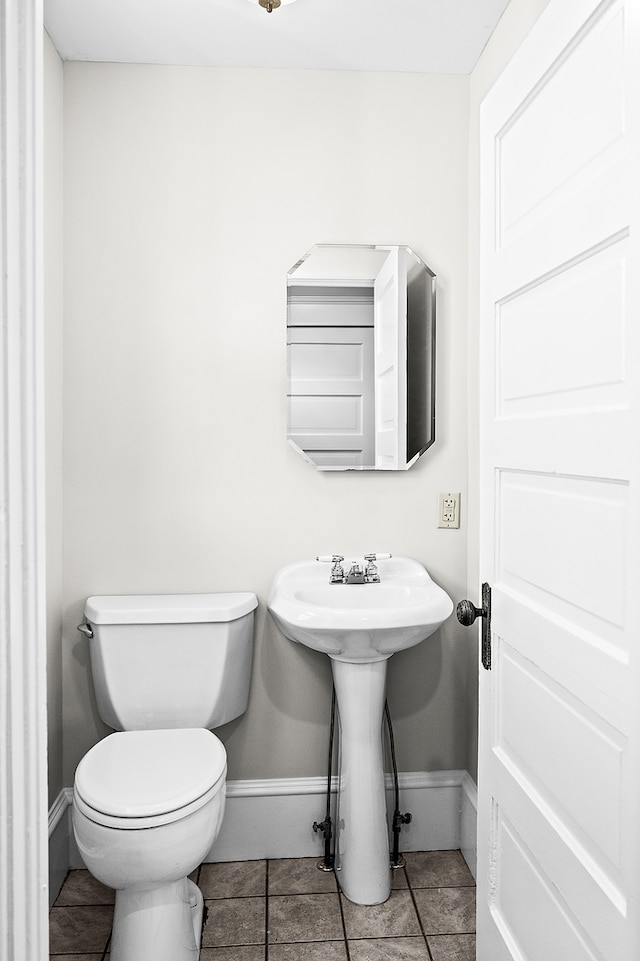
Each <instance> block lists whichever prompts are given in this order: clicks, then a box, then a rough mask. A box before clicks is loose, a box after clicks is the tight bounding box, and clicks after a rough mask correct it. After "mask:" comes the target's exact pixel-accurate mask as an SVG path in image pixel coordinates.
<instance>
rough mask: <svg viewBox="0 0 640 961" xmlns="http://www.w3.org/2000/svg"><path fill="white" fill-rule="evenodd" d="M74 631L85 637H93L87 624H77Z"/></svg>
mask: <svg viewBox="0 0 640 961" xmlns="http://www.w3.org/2000/svg"><path fill="white" fill-rule="evenodd" d="M76 631H80V633H81V634H84V636H85V637H93V631H92V630H91V627H90V625H89V624H78V626H77V627H76Z"/></svg>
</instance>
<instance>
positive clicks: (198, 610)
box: [84, 591, 258, 624]
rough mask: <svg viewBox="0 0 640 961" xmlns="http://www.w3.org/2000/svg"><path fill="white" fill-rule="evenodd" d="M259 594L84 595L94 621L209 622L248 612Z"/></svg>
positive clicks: (134, 622)
mask: <svg viewBox="0 0 640 961" xmlns="http://www.w3.org/2000/svg"><path fill="white" fill-rule="evenodd" d="M257 606H258V598H257V597H256V595H255V594H253V593H251V592H249V591H236V592H231V593H228V594H220V593H218V594H117V595H114V594H111V595H103V596H95V597H89V598H87V601H86V604H85V608H84V613H85V617H86V618H87V620H88V621H90V622H91V623H93V624H190V623H191V624H198V623H200V624H202V623H205V624H211V623H216V622H220V621H234V620H236V619H237V618H239V617H243V616H244V615H245V614H250V613H251V611H253V610H255V608H256V607H257Z"/></svg>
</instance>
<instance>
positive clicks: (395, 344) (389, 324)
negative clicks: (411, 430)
mask: <svg viewBox="0 0 640 961" xmlns="http://www.w3.org/2000/svg"><path fill="white" fill-rule="evenodd" d="M401 253H402V256H401ZM374 317H375V320H374V327H375V366H374V370H375V417H376V428H375V435H376V436H375V443H376V467H379V468H386V469H388V470H390V469H395V470H399V469H403V468H405V467H406V466H407V400H406V393H407V268H406V263H405V259H404V251H402V252H401V251H399V250H398V248H397V247H396V248H392V249H391V250H390V251H389V255H388V257H387V259H386V260H385V262H384V263H383V265H382V267H381V268H380V270H379V272H378V274H377V276H376V279H375V283H374Z"/></svg>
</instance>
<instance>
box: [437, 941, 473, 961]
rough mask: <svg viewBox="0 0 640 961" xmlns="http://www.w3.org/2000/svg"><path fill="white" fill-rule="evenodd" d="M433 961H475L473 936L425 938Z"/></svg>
mask: <svg viewBox="0 0 640 961" xmlns="http://www.w3.org/2000/svg"><path fill="white" fill-rule="evenodd" d="M427 940H428V942H429V949H430V951H431V957H432V958H433V961H476V936H475V934H454V935H449V936H445V937H436V938H427Z"/></svg>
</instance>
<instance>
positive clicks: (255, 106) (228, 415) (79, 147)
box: [44, 0, 546, 863]
mask: <svg viewBox="0 0 640 961" xmlns="http://www.w3.org/2000/svg"><path fill="white" fill-rule="evenodd" d="M545 7H546V2H545V0H537V2H531V0H528V2H527V0H512V2H511V3H510V4H509V6H508V8H507V10H506V12H505V14H504V16H503V18H502V20H501V21H500V24H499V26H498V28H497V30H496V32H495V34H494V36H493V38H492V39H491V41H490V42H489V44H488V45H487V47H486V49H485V51H484V53H483V55H482V57H481V59H480V61H479V63H478V65H477V66H476V68H475V69H474V71H473V72H472V73H471V74H470V75H469V76H467V75H456V74H451V75H445V74H438V75H431V74H401V73H391V74H384V73H349V72H346V71H334V72H320V71H285V70H282V71H280V70H268V71H267V70H260V69H231V68H199V67H189V68H184V67H170V66H154V65H124V64H120V65H119V64H97V63H87V62H67V63H65V64H64V66H63V64H62V62H61V61H60V59H59V57H58V55H57V53H56V51H55V49H54V47H53V45H52V44H51V42H50V40H49V38H48V37H45V40H44V56H45V66H44V70H45V72H44V79H45V104H44V107H45V174H46V180H45V192H44V200H45V315H46V355H45V357H46V382H45V386H46V415H47V423H46V445H47V450H46V455H47V478H46V480H47V488H46V497H47V503H46V510H47V605H46V609H47V645H48V666H47V686H48V715H47V721H48V737H49V753H48V773H49V810H50V812H51V811H54V810H59V811H60V812H61V821H60V823H63V822H64V818H65V817H67V816H68V811H67V810H66V808H65V799H67V802H68V793H65V792H68V791H69V789H70V788H71V786H72V784H73V775H74V771H75V767H76V765H77V763H78V761H79V760H80V758H81V757H82V756H83V755H84V754H85V753H86V751H87V750H88V749H89V748H90V747H91V746H92V745H93V744H94V743H95V742H96V741H98V740H99V739H100V738H101V737H103V736H104V735H105V734H106V733H107V729H106V727H105V726H104V725H103V724H102V722H101V721H100V720H99V718H98V715H97V711H96V706H95V701H94V697H93V693H92V686H91V679H90V671H89V662H88V652H87V645H86V642H84V641H83V639H82V638H81V637H80V635H78V634H77V632H76V631H75V627H76V625H77V624H79V623H80V622H81V620H82V617H83V613H82V609H83V603H84V600H85V598H86V597H87V596H89V595H91V594H96V593H100V594H109V593H114V594H115V593H134V592H136V593H162V592H199V591H209V590H219V591H245V590H251V591H255V593H256V594H257V595H258V598H259V602H260V604H259V608H258V611H257V620H256V633H255V653H254V663H253V673H252V682H251V692H250V701H249V708H248V710H247V712H246V714H245V715H244V716H243V717H242V718H240V719H238V720H237V721H234V722H231V724H229V725H228V726H227V727H226V728H224V729H222V730H221V731H220V732H219V734H220V737H221V738H222V740H223V741H224V743H225V746H226V748H227V752H228V759H229V761H228V763H229V770H228V779H229V782H230V783H231V784H233V783H234V782H238V783H240V782H247V781H262V780H265V781H276V780H278V779H305V778H316V777H318V776H320V775H321V774H322V773H323V771H324V767H325V762H326V746H327V729H328V715H329V708H330V697H331V677H330V668H329V664H328V662H327V661H326V659H323V658H322V656H321V655H318V654H314V653H312V652H309V651H307V650H305V649H302V648H300V647H297V646H295V645H292V644H291V643H290V642H288V641H287V640H286V639H285V638H283V637H282V636H281V634H280V633H279V632H278V630H277V629H276V627H275V625H274V623H273V621H272V620H271V618H270V617H269V615H268V613H267V610H266V597H267V595H268V592H269V588H270V585H271V582H272V579H273V576H274V574H275V572H276V571H277V570H278V569H279V568H280V567H282V566H283V565H285V564H287V563H289V562H290V561H292V560H296V559H304V558H310V557H313V556H315V555H316V554H329V553H333V552H335V551H340V552H342V551H343V549H347V550H348V549H350V548H351V545H362V547H363V549H366V550H376V551H390V552H393V553H394V554H398V555H405V556H409V557H415V558H416V559H418V560H419V561H421V562H422V563H423V564H424V565H425V566H426V567H427V569H428V570H429V572H430V573H431V575H432V576H433V578H434V580H436V582H437V583H439V584H440V585H441V586H442V587H444V588H445V589H446V590H447V592H448V593H449V595H450V596H451V597H452V598H454V599H455V600H458V599H460V598H462V597H467V596H468V597H472V598H476V595H477V584H478V581H479V567H478V557H477V541H478V517H477V499H478V491H477V485H476V480H475V479H476V477H477V463H478V450H477V433H476V399H475V398H476V389H477V384H476V369H475V366H474V364H473V363H472V362H471V359H472V358H473V357H474V356H475V353H476V351H477V346H478V345H477V333H476V316H477V307H476V301H477V289H478V273H479V267H478V253H477V242H476V233H477V223H478V216H479V214H478V206H479V197H478V184H477V165H478V109H479V103H480V101H481V99H482V98H483V96H484V95H485V93H486V91H487V90H488V89H489V87H490V86H491V84H492V83H493V81H494V80H495V78H496V77H497V75H498V74H499V73H500V71H501V70H502V68H503V67H504V65H505V64H506V63H507V61H508V60H509V58H510V56H511V54H512V52H513V51H514V50H515V49H516V47H517V45H518V43H519V42H520V40H521V39H522V38H523V37H524V36H525V35H526V34H527V32H528V31H529V29H530V28H531V27H532V25H533V24H534V23H535V20H536V19H537V17H538V15H539V14H540V13H541V12H542V10H543V9H544V8H545ZM276 15H277V12H276V13H274V15H273V16H274V17H275V16H276ZM381 124H384V128H383V129H384V136H382V137H381V136H380V125H381ZM230 144H233V149H230ZM61 237H64V243H63V244H61V243H60V238H61ZM318 242H325V243H327V242H329V243H330V242H334V243H345V242H346V243H364V244H367V243H376V242H383V243H387V242H388V243H400V244H405V243H406V244H410V245H411V246H412V247H413V248H414V249H415V250H416V251H417V252H418V253H419V254H420V256H421V257H423V259H424V260H425V261H426V262H427V263H428V264H429V266H430V267H431V268H432V269H433V270H434V272H435V273H436V275H437V278H438V329H437V402H436V412H437V440H436V443H435V445H434V446H433V448H431V449H430V450H429V451H428V452H427V454H426V455H425V456H423V457H422V458H421V460H420V461H419V462H418V463H417V464H416V465H414V467H412V469H411V470H410V471H408V472H398V473H387V472H379V473H376V472H366V473H359V472H345V473H324V472H317V471H314V470H313V469H312V468H310V467H309V465H308V464H306V463H304V461H303V460H302V459H301V458H300V457H299V456H298V455H297V454H296V452H295V451H294V450H293V449H292V448H291V447H290V446H289V445H288V444H287V443H286V438H285V428H286V353H285V308H286V285H285V281H286V272H287V270H289V269H290V267H291V266H292V265H293V264H294V263H295V262H296V261H297V260H298V259H299V258H300V257H301V256H302V255H303V254H304V253H305V252H306V251H307V250H309V249H310V248H311V247H312V246H313V244H315V243H318ZM443 490H456V491H460V493H461V526H460V529H459V530H447V529H438V528H437V526H436V509H437V502H438V494H439V492H441V491H443ZM476 599H477V598H476ZM476 664H477V638H476V635H475V632H468V631H465V629H464V628H462V627H461V626H460V625H459V624H458V623H457V622H456V621H455V619H453V618H451V619H450V620H449V621H448V622H447V623H446V624H445V625H444V626H443V627H442V628H441V630H440V631H439V633H438V635H437V639H435V640H434V642H433V643H427V644H424V645H421V646H419V647H417V648H415V649H413V650H411V651H407V652H402V653H400V654H396V655H394V658H393V660H392V662H391V665H390V670H389V682H388V699H389V706H390V710H391V715H392V717H393V722H394V731H395V740H396V744H397V752H398V766H399V770H400V772H401V773H402V774H404V775H407V774H412V773H420V774H425V775H432V776H434V777H433V778H432V781H429V778H428V777H425V778H424V785H425V786H424V787H423V789H422V790H423V791H424V793H425V794H429V792H431V793H433V791H434V784H436V781H437V779H436V777H435V776H437V775H440V774H441V773H442V772H466V773H467V775H468V777H469V780H470V781H471V782H473V781H474V780H475V777H476V763H477V700H476V688H477V668H476ZM292 732H295V735H293V734H292ZM462 784H463V781H462V775H460V776H459V780H458V786H459V791H458V793H457V794H456V795H455V799H454V802H453V803H455V804H457V803H459V797H460V791H461V790H462ZM464 784H465V785H467V789H468V791H469V792H470V793H471V794H472V793H473V790H472V787H469V782H468V781H466V780H465V781H464ZM435 790H438V789H437V788H435ZM230 793H231V794H232V792H230ZM452 796H453V795H452ZM230 801H231V803H230V807H232V805H233V800H232V798H230ZM307 803H308V799H307V800H305V801H304V803H303V805H302V806H303V807H304V810H305V812H306V809H307V808H306V806H305V805H306V804H307ZM425 803H426V802H425ZM318 813H320V812H318ZM317 816H318V814H317V813H314V814H313V815H312V819H313V818H316V817H317ZM258 817H259V815H258ZM305 817H306V813H305ZM418 829H419V824H418V823H416V824H415V825H412V826H411V831H413V832H414V835H415V832H417V830H418ZM291 830H292V831H293V832H294V833H295V831H296V830H300V831H301V833H302V834H305V836H306V834H308V825H307V824H306V822H305V826H304V828H302V829H298V828H297V826H296V825H295V824H294V825H293V826H292V828H291ZM407 833H409V832H407ZM459 839H460V834H459V832H458V834H457V835H456V840H457V842H459ZM261 840H262V841H263V842H264V845H265V848H264V849H262V850H256V852H255V856H256V857H265V856H269V857H278V856H281V855H280V851H279V850H278V849H274V850H269V849H268V844H269V834H268V832H267V836H266V837H265V836H264V835H263V836H262V837H261ZM316 846H317V848H318V852H319V849H320V843H319V841H318V842H316ZM458 846H459V843H458ZM288 853H289V852H287V851H286V850H285V853H284V854H283V855H282V856H287V855H288ZM242 856H248V855H246V854H245V853H244V852H243V855H242ZM471 856H472V855H471ZM54 860H55V862H56V863H58V862H57V859H54Z"/></svg>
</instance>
